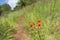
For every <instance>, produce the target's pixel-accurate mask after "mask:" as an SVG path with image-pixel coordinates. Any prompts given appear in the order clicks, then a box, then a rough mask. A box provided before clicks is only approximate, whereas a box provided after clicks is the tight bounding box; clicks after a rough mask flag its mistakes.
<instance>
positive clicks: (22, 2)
mask: <svg viewBox="0 0 60 40" xmlns="http://www.w3.org/2000/svg"><path fill="white" fill-rule="evenodd" d="M37 1H38V0H19V1H18V3H17V5H16V7H15V8H14V10H18V9H21V8H23V7H25V6H27V5H31V4H33V3H35V2H37ZM10 11H12V10H11V7H10V6H9V5H8V4H4V5H0V15H2V14H5V13H8V12H10Z"/></svg>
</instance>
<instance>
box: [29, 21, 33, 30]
mask: <svg viewBox="0 0 60 40" xmlns="http://www.w3.org/2000/svg"><path fill="white" fill-rule="evenodd" d="M30 28H31V29H32V30H33V29H34V23H32V22H30Z"/></svg>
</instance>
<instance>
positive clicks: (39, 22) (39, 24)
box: [37, 19, 42, 29]
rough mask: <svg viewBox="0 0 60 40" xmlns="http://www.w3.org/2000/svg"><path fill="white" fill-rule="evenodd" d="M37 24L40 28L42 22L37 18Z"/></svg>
mask: <svg viewBox="0 0 60 40" xmlns="http://www.w3.org/2000/svg"><path fill="white" fill-rule="evenodd" d="M37 26H38V27H37V28H38V29H40V28H41V26H42V22H41V20H40V19H38V22H37Z"/></svg>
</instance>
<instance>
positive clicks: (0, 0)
mask: <svg viewBox="0 0 60 40" xmlns="http://www.w3.org/2000/svg"><path fill="white" fill-rule="evenodd" d="M17 2H18V0H0V5H3V4H8V5H9V6H10V7H11V9H12V10H13V9H14V8H15V7H16V5H17Z"/></svg>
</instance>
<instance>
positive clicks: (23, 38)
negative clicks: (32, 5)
mask: <svg viewBox="0 0 60 40" xmlns="http://www.w3.org/2000/svg"><path fill="white" fill-rule="evenodd" d="M23 27H24V17H22V18H21V19H19V21H18V28H17V33H16V34H15V35H14V38H13V40H28V33H27V30H25V29H23Z"/></svg>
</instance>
